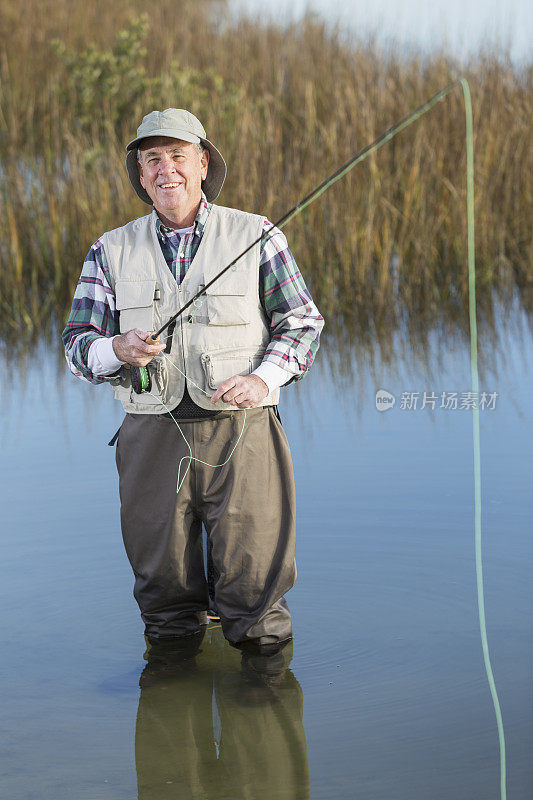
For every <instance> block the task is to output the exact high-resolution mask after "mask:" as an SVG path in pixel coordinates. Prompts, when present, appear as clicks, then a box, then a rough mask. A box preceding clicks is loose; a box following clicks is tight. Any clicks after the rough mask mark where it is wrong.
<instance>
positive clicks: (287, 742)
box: [135, 626, 309, 800]
mask: <svg viewBox="0 0 533 800" xmlns="http://www.w3.org/2000/svg"><path fill="white" fill-rule="evenodd" d="M145 658H146V659H147V664H146V667H145V668H144V670H143V673H142V675H141V678H140V686H141V696H140V699H139V709H138V713H137V727H136V733H135V760H136V766H137V783H138V798H139V800H178V798H180V799H181V798H184V797H187V798H195V800H196V799H198V800H215V798H216V800H226V798H227V800H235V798H237V797H238V798H242V800H256V798H257V800H259V798H261V799H262V800H263V798H267V797H268V798H269V799H270V800H285V799H286V800H306V798H309V771H308V763H307V746H306V741H305V733H304V728H303V724H302V711H303V695H302V690H301V687H300V684H299V683H298V681H297V680H296V678H295V677H294V675H293V673H292V672H291V670H290V669H289V664H290V662H291V659H292V644H289V645H288V646H287V647H286V648H285V649H284V650H282V651H281V652H280V653H278V654H276V655H275V656H268V657H266V656H253V655H248V654H241V653H240V652H239V651H237V650H235V649H233V648H232V647H230V646H229V645H228V643H227V642H226V640H225V639H224V636H223V634H222V630H221V628H220V627H219V626H211V627H210V628H209V629H208V630H207V633H206V635H205V637H204V638H203V641H201V640H200V641H196V642H193V641H191V642H190V643H189V646H188V647H186V648H185V649H183V648H180V649H179V650H177V649H176V650H175V651H174V652H172V651H170V652H169V651H168V649H167V651H166V652H163V651H161V650H160V649H159V650H158V649H156V648H152V649H149V650H148V651H147V653H146V654H145Z"/></svg>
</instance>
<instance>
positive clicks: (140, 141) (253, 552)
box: [63, 108, 323, 653]
mask: <svg viewBox="0 0 533 800" xmlns="http://www.w3.org/2000/svg"><path fill="white" fill-rule="evenodd" d="M126 166H127V170H128V174H129V178H130V181H131V183H132V185H133V188H134V189H135V191H136V192H137V194H138V195H139V197H140V198H141V199H142V200H144V202H146V203H148V204H149V205H151V206H153V209H152V211H151V213H150V214H148V215H147V216H145V217H141V218H140V219H137V220H134V221H133V222H130V223H128V224H127V225H125V226H123V227H121V228H117V229H115V230H113V231H109V232H107V233H105V234H104V235H103V236H102V237H101V238H100V239H99V240H98V241H97V242H96V243H95V244H94V245H93V246H92V247H91V249H90V251H89V254H88V256H87V258H86V260H85V263H84V265H83V270H82V273H81V277H80V280H79V282H78V286H77V288H76V292H75V295H74V300H73V303H72V310H71V313H70V316H69V319H68V321H67V325H66V328H65V330H64V332H63V341H64V344H65V351H66V356H67V361H68V363H69V366H70V369H71V371H72V372H73V373H74V374H75V375H77V376H79V377H81V378H84V379H86V380H88V381H90V382H91V383H100V382H103V381H107V382H109V383H111V384H112V385H113V387H114V390H115V397H116V398H117V399H119V400H120V401H121V402H122V405H123V407H124V410H125V412H126V417H125V420H124V422H123V424H122V426H121V428H120V433H119V437H118V443H117V454H116V457H117V467H118V472H119V487H120V498H121V523H122V534H123V538H124V544H125V548H126V553H127V555H128V558H129V560H130V563H131V566H132V568H133V572H134V574H135V588H134V595H135V598H136V600H137V602H138V604H139V607H140V610H141V616H142V619H143V621H144V624H145V634H146V637H147V639H148V641H149V642H150V643H151V644H156V645H161V644H162V643H163V644H164V643H168V644H170V645H172V646H175V644H176V642H184V641H185V640H184V637H194V636H197V635H199V634H200V633H201V631H202V626H203V625H205V622H206V609H207V608H208V602H209V598H208V588H207V583H206V578H205V573H204V562H203V547H202V523H203V524H204V526H205V529H206V532H207V537H208V541H209V546H210V557H211V559H212V567H213V572H214V584H215V586H214V590H215V599H216V603H217V607H218V612H219V614H220V619H221V623H222V628H223V631H224V635H225V636H226V638H227V639H228V640H229V641H230V643H231V644H233V645H235V646H238V647H241V648H242V649H255V648H256V649H258V650H259V652H263V653H269V652H276V651H277V650H279V649H280V647H281V646H283V644H284V643H286V642H287V641H289V640H290V639H291V637H292V629H291V618H290V612H289V609H288V606H287V603H286V601H285V598H284V594H285V592H287V591H288V590H289V589H290V588H291V586H292V585H293V583H294V580H295V578H296V568H295V561H294V540H295V501H294V479H293V472H292V463H291V457H290V451H289V447H288V444H287V440H286V437H285V433H284V431H283V428H282V426H281V423H280V420H279V417H278V416H277V413H276V412H277V402H278V397H279V389H280V387H281V386H283V385H285V384H288V383H290V382H291V381H294V380H298V379H300V378H302V377H303V375H304V374H305V373H306V372H307V370H308V369H309V367H310V365H311V363H312V361H313V359H314V356H315V354H316V351H317V348H318V342H319V335H320V331H321V328H322V325H323V319H322V317H321V316H320V314H319V312H318V310H317V308H316V306H315V304H314V303H313V301H312V298H311V296H310V294H309V292H308V290H307V288H306V286H305V283H304V281H303V278H302V276H301V275H300V272H299V271H298V268H297V266H296V264H295V262H294V259H293V256H292V254H291V252H290V250H289V248H288V246H287V242H286V239H285V237H284V235H283V234H282V233H281V231H279V230H278V229H276V228H272V225H271V223H269V222H268V220H266V219H265V218H264V217H261V216H258V215H255V214H249V213H246V212H243V211H238V210H236V209H231V208H225V207H223V206H218V205H214V204H213V201H214V200H215V199H216V197H217V196H218V194H219V192H220V190H221V188H222V184H223V182H224V179H225V175H226V164H225V161H224V159H223V158H222V155H221V154H220V152H219V151H218V149H217V148H216V147H215V146H214V144H212V142H210V141H209V140H208V139H207V138H206V134H205V130H204V128H203V126H202V125H201V123H200V121H199V120H198V119H197V118H196V117H195V116H193V115H192V114H191V113H190V112H188V111H184V110H182V109H173V108H168V109H166V110H165V111H161V112H160V111H153V112H151V113H150V114H148V115H147V116H145V117H144V119H143V121H142V123H141V125H140V126H139V128H138V130H137V136H136V137H135V139H133V140H132V141H131V142H130V143H129V144H128V145H127V157H126ZM256 240H260V241H258V242H257V243H256V244H255V245H254V246H253V247H252V248H251V249H250V250H249V251H248V252H247V253H246V255H245V256H244V257H243V258H241V259H239V260H238V261H237V263H236V264H235V265H234V267H233V268H232V269H230V270H228V272H226V273H225V275H224V276H223V277H222V278H220V279H219V280H217V281H215V282H214V283H213V285H212V286H211V287H210V288H209V289H208V290H207V293H206V294H205V295H204V296H203V297H202V298H200V299H199V300H197V301H196V302H195V303H194V304H193V305H192V306H191V307H190V308H189V309H188V313H187V314H184V315H182V316H180V317H179V318H178V320H177V323H176V324H175V326H170V327H169V328H168V329H167V330H166V331H165V333H164V338H163V339H162V341H161V342H159V343H155V344H154V343H153V342H152V340H151V338H150V337H149V333H150V332H153V331H155V330H158V329H159V328H160V327H162V326H163V325H164V324H165V323H166V322H167V321H168V320H169V319H170V318H171V317H172V316H173V315H174V314H176V312H178V311H179V310H180V309H181V308H182V307H183V306H184V305H185V304H186V303H187V302H188V301H189V300H191V299H192V298H193V297H194V296H195V295H196V294H197V293H198V292H199V291H200V290H201V289H202V288H203V287H204V286H207V284H208V283H209V281H210V280H211V279H212V278H213V277H215V275H216V274H217V273H218V272H219V271H220V270H221V269H222V268H223V267H225V266H226V265H227V264H229V263H230V262H231V261H232V260H233V259H234V258H235V257H236V256H238V255H239V254H240V253H241V252H242V251H244V250H245V249H246V248H247V247H248V246H249V245H251V244H252V243H253V242H255V241H256ZM132 367H133V368H139V367H147V370H148V375H149V381H147V380H145V383H144V384H143V387H144V389H145V391H142V390H139V387H138V385H137V384H136V383H134V385H133V386H132V380H131V374H132ZM145 377H146V376H145ZM177 473H178V474H179V481H178V484H177ZM177 488H178V491H176V489H177Z"/></svg>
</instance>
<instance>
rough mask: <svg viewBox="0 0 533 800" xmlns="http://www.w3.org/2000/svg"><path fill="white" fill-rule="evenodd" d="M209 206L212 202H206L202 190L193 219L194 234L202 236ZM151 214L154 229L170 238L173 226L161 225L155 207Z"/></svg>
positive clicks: (174, 232)
mask: <svg viewBox="0 0 533 800" xmlns="http://www.w3.org/2000/svg"><path fill="white" fill-rule="evenodd" d="M211 206H212V203H208V202H207V198H206V196H205V194H204V193H203V192H202V198H201V200H200V207H199V208H198V213H197V215H196V219H195V220H194V228H193V234H195V235H196V236H202V234H203V232H204V228H205V226H206V223H207V218H208V217H209V212H210V211H211ZM152 214H153V215H154V217H155V226H156V231H157V233H158V235H159V236H160V237H161V238H170V237H171V236H175V234H176V230H175V229H174V228H167V226H166V225H163V223H162V222H161V220H160V219H159V216H158V214H157V211H156V210H155V208H153V209H152Z"/></svg>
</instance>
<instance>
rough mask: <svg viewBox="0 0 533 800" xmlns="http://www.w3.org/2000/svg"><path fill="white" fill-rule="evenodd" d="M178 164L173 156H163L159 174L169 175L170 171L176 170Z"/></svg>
mask: <svg viewBox="0 0 533 800" xmlns="http://www.w3.org/2000/svg"><path fill="white" fill-rule="evenodd" d="M175 167H176V164H175V162H174V159H173V158H170V157H169V158H164V157H163V158H162V159H161V161H160V162H159V174H160V175H167V174H169V173H172V172H175Z"/></svg>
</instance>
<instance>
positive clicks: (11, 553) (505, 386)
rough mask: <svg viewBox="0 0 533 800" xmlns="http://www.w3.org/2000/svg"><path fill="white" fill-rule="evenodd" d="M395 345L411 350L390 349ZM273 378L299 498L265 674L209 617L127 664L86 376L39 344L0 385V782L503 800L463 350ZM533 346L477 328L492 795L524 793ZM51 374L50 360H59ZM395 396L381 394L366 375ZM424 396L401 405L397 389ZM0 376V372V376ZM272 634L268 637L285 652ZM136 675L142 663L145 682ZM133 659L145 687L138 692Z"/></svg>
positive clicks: (275, 798) (126, 618)
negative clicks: (176, 643) (186, 645)
mask: <svg viewBox="0 0 533 800" xmlns="http://www.w3.org/2000/svg"><path fill="white" fill-rule="evenodd" d="M407 352H408V351H407ZM321 355H322V360H321V363H320V364H319V365H317V367H316V368H315V369H314V372H313V373H311V375H310V376H309V377H308V378H307V379H306V380H304V381H303V382H301V384H299V385H298V386H294V387H290V389H288V390H286V391H285V394H284V397H283V401H282V406H281V413H282V417H283V422H284V425H285V427H286V430H287V434H288V437H289V441H290V443H291V448H292V453H293V459H294V466H295V474H296V483H297V492H298V501H299V518H298V550H297V560H298V569H299V578H298V582H297V584H296V586H295V588H294V589H293V590H292V591H291V592H290V594H289V595H288V600H289V603H290V605H291V609H292V611H293V621H294V632H295V641H294V648H293V652H292V661H291V663H290V668H289V669H288V670H285V672H283V671H281V672H278V673H277V674H272V675H270V676H267V677H265V676H264V675H259V674H257V672H256V671H254V668H253V664H252V665H250V664H248V665H247V666H245V667H244V668H243V666H242V665H241V657H240V654H239V653H238V652H236V651H234V650H232V649H231V648H229V647H227V646H226V645H225V643H224V640H223V638H222V637H221V635H220V629H219V628H217V627H213V628H212V629H210V630H208V632H207V635H206V638H205V639H204V642H203V644H202V652H201V654H200V655H199V656H198V658H197V659H196V663H195V664H192V665H190V667H189V668H188V669H183V670H182V671H181V672H179V673H177V674H175V675H170V676H167V677H165V678H163V679H160V680H155V679H154V680H151V679H150V676H148V677H147V676H146V672H144V673H143V670H144V667H145V662H144V661H143V650H144V642H143V637H142V624H141V621H140V618H139V615H138V611H137V607H136V605H135V602H134V600H133V598H132V594H131V592H132V577H131V575H130V568H129V565H128V563H127V560H126V557H125V555H124V553H123V550H122V543H121V538H120V529H119V506H118V493H117V479H116V474H115V465H114V450H113V449H112V448H110V447H107V441H108V440H109V439H110V438H111V436H112V434H113V433H114V432H115V430H116V428H117V427H118V425H119V424H120V421H121V418H122V416H121V413H120V409H119V408H118V407H117V406H116V405H115V404H114V401H113V400H112V397H111V392H109V393H108V390H106V388H105V387H100V388H97V389H95V387H91V386H89V385H86V384H82V383H81V382H79V381H76V380H75V379H74V378H70V376H69V375H67V374H66V373H65V372H60V377H59V378H58V372H57V368H56V363H57V360H56V357H55V354H54V355H53V356H52V354H50V353H47V352H46V351H43V353H42V354H41V358H40V361H38V362H37V363H33V364H31V365H29V366H28V368H27V371H26V372H25V374H22V371H21V373H20V374H19V375H17V374H16V373H13V371H11V375H10V378H12V384H13V386H15V387H16V390H15V395H14V396H13V395H11V397H7V395H6V396H4V399H3V426H2V448H1V451H0V452H1V469H2V489H3V503H2V510H3V525H2V528H3V537H2V539H3V558H2V566H1V582H0V587H1V588H0V592H1V607H2V612H3V613H2V634H3V635H2V639H3V641H4V650H3V657H2V663H1V675H2V681H1V687H2V688H1V691H2V695H3V696H2V700H1V708H2V722H1V723H0V726H1V727H0V741H1V745H2V752H3V758H2V770H1V775H0V793H1V796H2V797H6V798H9V799H10V800H33V798H35V799H36V800H37V798H38V799H39V800H70V799H71V798H75V800H85V799H86V800H100V798H101V799H102V800H105V799H107V798H109V800H111V799H114V798H117V800H118V799H119V798H120V799H121V800H122V799H123V798H124V799H126V798H128V800H133V799H134V798H137V797H138V798H142V800H170V798H172V800H177V799H178V798H180V800H181V798H198V800H207V798H209V800H215V799H216V800H240V798H246V800H248V799H249V798H250V799H252V798H253V800H255V799H256V798H257V800H259V798H261V800H263V798H268V800H281V799H282V798H283V799H284V800H285V799H286V800H296V798H298V799H299V798H302V800H303V798H308V797H310V798H313V800H322V799H323V800H345V799H346V800H347V799H348V798H361V800H392V798H394V800H426V798H432V800H451V798H453V800H477V799H478V798H479V800H491V798H494V800H497V798H498V797H499V756H498V739H497V730H496V723H495V716H494V711H493V707H492V703H491V699H490V695H489V690H488V685H487V681H486V677H485V672H484V667H483V661H482V651H481V644H480V636H479V628H478V618H477V606H476V594H475V572H474V545H473V478H472V444H471V441H472V433H471V415H470V413H469V412H468V411H467V410H464V409H463V410H461V409H459V408H458V409H456V410H453V409H442V408H440V407H439V405H440V402H441V401H440V395H441V393H442V392H446V393H447V396H448V394H449V393H450V392H459V393H461V392H465V391H468V389H469V382H470V377H469V366H468V354H467V351H466V350H465V349H458V350H455V351H448V350H447V349H446V342H445V341H443V340H440V341H439V340H438V338H437V337H435V340H434V341H433V343H432V346H431V348H430V351H429V354H428V355H427V358H426V359H425V363H421V362H418V363H417V362H415V361H413V360H412V359H411V358H410V356H409V354H407V355H406V353H405V351H404V352H403V353H402V355H401V356H398V357H397V358H395V359H393V360H392V364H391V366H389V367H388V368H385V367H384V366H380V365H379V363H378V364H377V365H376V364H374V365H373V366H372V368H371V367H370V366H368V367H367V366H365V365H364V364H362V363H360V364H359V365H358V369H357V370H356V372H355V374H354V376H353V378H352V379H348V378H345V379H344V380H343V381H340V380H338V379H337V378H336V376H333V377H332V376H331V371H330V369H329V368H328V367H327V363H328V359H327V348H324V350H323V351H322V354H321ZM532 356H533V340H532V337H531V335H530V334H529V333H527V332H526V328H525V327H523V328H522V329H521V330H520V329H519V328H517V329H516V330H514V331H513V332H512V333H510V334H508V335H504V336H503V338H501V340H500V344H499V345H498V348H496V349H494V348H492V347H491V345H489V344H487V345H486V346H485V363H486V364H487V365H488V366H487V368H486V370H485V372H484V374H483V375H482V377H481V388H482V389H483V390H485V391H486V392H487V393H492V392H497V395H498V396H497V398H496V402H495V408H494V409H485V410H483V411H482V412H481V444H482V470H483V476H482V479H483V490H482V491H483V547H484V551H483V559H484V576H485V583H486V586H485V589H486V611H487V626H488V635H489V645H490V649H491V657H492V664H493V669H494V674H495V679H496V683H497V687H498V692H499V696H500V701H501V706H502V712H503V719H504V726H505V732H506V739H507V757H508V772H509V779H508V797H509V798H512V800H528V799H529V798H531V797H532V796H533V765H532V761H531V752H532V751H533V715H532V710H533V679H532V678H533V668H532V665H533V644H532V637H531V633H532V627H533V625H532V622H531V619H532V612H533V599H532V592H531V578H530V575H531V568H532V566H533V544H532V538H531V530H532V504H531V467H530V450H531V441H532V440H531V428H532V412H531V407H532V403H533V374H532V368H531V364H532ZM36 361H37V360H36ZM61 369H62V368H61ZM379 388H382V389H385V390H387V391H388V392H390V393H392V394H393V395H395V396H396V404H395V406H394V407H393V408H392V409H390V410H388V411H387V412H384V413H383V412H378V411H377V410H376V404H375V393H376V389H379ZM424 391H426V392H428V393H429V392H433V393H434V394H435V395H437V396H438V401H437V403H436V407H435V409H433V410H432V409H431V408H428V407H427V408H425V409H423V410H422V409H420V407H418V408H417V409H416V410H415V409H411V410H409V409H407V408H402V407H401V405H402V404H401V396H402V393H403V392H419V393H420V399H419V401H418V404H419V405H420V402H421V398H422V394H423V392H424ZM4 392H5V389H4ZM290 656H291V653H290V652H287V651H285V663H287V662H288V661H289V658H290ZM142 675H144V677H143V678H141V676H142ZM140 678H141V684H142V686H141V687H140V686H139V682H140Z"/></svg>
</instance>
